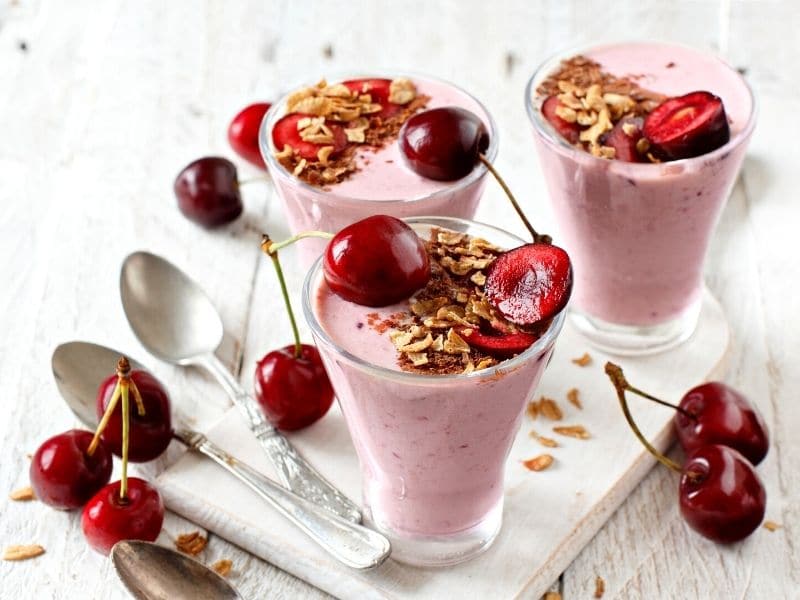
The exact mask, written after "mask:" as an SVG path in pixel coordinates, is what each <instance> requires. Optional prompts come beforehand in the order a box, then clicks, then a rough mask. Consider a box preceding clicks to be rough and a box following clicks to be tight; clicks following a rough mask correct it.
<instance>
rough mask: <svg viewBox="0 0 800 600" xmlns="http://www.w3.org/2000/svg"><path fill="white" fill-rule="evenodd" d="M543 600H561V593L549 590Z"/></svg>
mask: <svg viewBox="0 0 800 600" xmlns="http://www.w3.org/2000/svg"><path fill="white" fill-rule="evenodd" d="M542 600H561V594H559V593H558V592H547V593H546V594H545V595H544V598H543V599H542Z"/></svg>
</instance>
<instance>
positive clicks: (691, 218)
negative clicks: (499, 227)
mask: <svg viewBox="0 0 800 600" xmlns="http://www.w3.org/2000/svg"><path fill="white" fill-rule="evenodd" d="M576 55H583V56H585V57H587V58H589V59H592V60H593V61H596V62H598V63H600V65H601V66H602V68H603V71H605V72H608V73H610V74H613V75H615V76H617V77H625V76H631V77H632V78H633V79H634V80H635V81H636V82H637V84H638V85H640V86H641V87H642V88H646V89H648V90H652V91H654V92H659V93H661V94H664V95H665V96H668V97H672V96H681V95H683V94H687V93H689V92H692V91H696V90H706V91H709V92H711V93H712V94H715V95H717V96H719V97H720V98H721V99H722V101H723V103H724V107H725V112H726V113H727V117H728V122H729V126H730V141H728V142H727V143H726V144H725V145H723V146H721V147H719V148H717V149H716V150H714V151H712V152H709V153H707V154H703V155H701V156H696V157H694V158H686V159H682V160H674V161H669V162H662V163H657V164H656V163H651V162H643V163H634V162H623V161H620V160H608V159H604V158H599V157H595V156H593V155H591V154H590V153H589V152H586V151H585V150H582V149H580V148H578V147H576V146H573V145H571V144H570V143H569V142H567V140H566V139H565V138H564V137H562V136H561V135H559V133H558V132H557V131H556V130H555V129H554V128H553V127H552V126H551V125H550V123H549V122H548V121H547V120H545V118H544V117H543V115H542V110H541V107H542V103H543V101H544V98H543V97H541V96H540V95H537V89H538V88H539V86H540V84H541V83H542V82H543V81H544V80H545V79H546V78H547V77H548V76H549V75H550V74H552V73H553V72H554V71H555V70H556V69H557V68H558V67H559V65H560V64H561V61H562V60H564V59H568V58H570V57H574V56H576ZM525 105H526V108H527V111H528V116H529V117H530V120H531V123H532V124H533V130H534V140H535V145H536V149H537V152H538V155H539V160H540V164H541V166H542V171H543V173H544V176H545V180H546V183H547V187H548V190H549V196H550V201H551V205H552V209H553V211H554V214H555V217H556V222H557V224H558V227H559V229H560V235H559V240H560V241H561V242H562V245H563V247H564V248H565V249H566V250H567V251H568V252H569V254H570V257H571V259H572V261H573V267H574V277H575V280H574V285H575V287H574V290H573V294H572V299H571V311H570V313H571V317H572V319H573V322H574V323H575V325H576V326H577V327H578V329H579V330H580V331H581V332H582V333H583V334H584V335H585V336H586V337H587V338H588V339H589V340H590V341H591V342H592V343H594V344H595V345H596V346H598V347H600V348H602V349H605V350H608V351H611V352H615V353H618V354H645V353H652V352H658V351H661V350H665V349H667V348H670V347H672V346H674V345H677V344H679V343H680V342H682V341H684V340H686V339H687V338H688V337H689V336H690V335H691V334H692V332H693V331H694V329H695V327H696V325H697V321H698V316H699V313H700V307H701V299H702V293H703V262H704V258H705V255H706V250H707V248H708V245H709V241H710V238H711V235H712V233H713V231H714V228H715V226H716V223H717V221H718V219H719V216H720V213H721V212H722V208H723V206H724V204H725V202H726V200H727V198H728V195H729V194H730V191H731V188H732V187H733V184H734V182H735V180H736V177H737V174H738V173H739V169H740V167H741V165H742V161H743V159H744V156H745V149H746V147H747V144H748V142H749V140H750V137H751V134H752V132H753V128H754V126H755V120H756V118H755V116H756V106H755V99H754V97H753V94H752V91H751V89H750V87H749V86H748V85H747V83H746V82H745V81H744V79H743V78H742V77H741V75H740V74H739V73H738V72H737V71H736V70H734V69H733V68H731V67H730V66H729V65H727V64H726V63H724V62H723V61H721V60H720V59H718V58H716V57H714V56H711V55H708V54H705V53H703V52H700V51H697V50H694V49H691V48H688V47H684V46H679V45H672V44H661V43H650V42H631V43H620V44H610V45H602V46H593V47H589V48H584V49H578V50H571V51H569V52H564V53H561V54H559V55H557V56H555V57H553V58H551V59H549V60H548V61H547V62H545V63H544V64H543V65H542V66H540V67H539V68H538V70H537V71H536V72H535V73H534V75H533V77H532V78H531V80H530V81H529V83H528V86H527V88H526V90H525Z"/></svg>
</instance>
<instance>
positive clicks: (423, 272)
mask: <svg viewBox="0 0 800 600" xmlns="http://www.w3.org/2000/svg"><path fill="white" fill-rule="evenodd" d="M322 266H323V270H324V273H325V280H326V281H327V283H328V286H330V288H331V290H333V292H335V293H336V294H338V295H339V296H341V297H342V298H344V299H345V300H348V301H350V302H355V303H356V304H361V305H363V306H388V305H390V304H394V303H395V302H399V301H400V300H403V299H405V298H408V297H409V296H411V295H412V294H413V293H414V292H416V291H417V290H418V289H420V288H421V287H423V286H425V285H426V284H427V283H428V280H429V279H430V275H431V265H430V260H429V259H428V252H427V250H426V249H425V244H423V242H422V240H421V239H420V238H419V236H418V235H417V234H416V233H415V232H414V230H413V229H411V227H409V226H408V225H407V224H406V223H404V222H403V221H401V220H400V219H397V218H395V217H390V216H387V215H375V216H372V217H367V218H366V219H362V220H361V221H357V222H355V223H353V224H352V225H348V226H347V227H345V228H344V229H342V230H341V231H340V232H339V233H337V234H336V235H335V236H334V237H333V239H332V240H331V241H330V242H329V243H328V246H327V248H326V249H325V255H324V259H323V263H322Z"/></svg>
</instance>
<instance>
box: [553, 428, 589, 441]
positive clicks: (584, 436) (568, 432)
mask: <svg viewBox="0 0 800 600" xmlns="http://www.w3.org/2000/svg"><path fill="white" fill-rule="evenodd" d="M553 431H555V432H556V433H557V434H559V435H563V436H566V437H573V438H577V439H579V440H588V439H589V438H590V437H592V436H591V435H589V432H588V431H586V428H585V427H584V426H583V425H564V426H562V427H553Z"/></svg>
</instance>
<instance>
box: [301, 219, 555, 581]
mask: <svg viewBox="0 0 800 600" xmlns="http://www.w3.org/2000/svg"><path fill="white" fill-rule="evenodd" d="M406 222H407V223H409V225H411V226H412V227H413V228H414V229H415V230H416V231H417V232H418V233H419V234H420V235H421V236H422V237H427V235H428V233H429V231H430V228H431V227H441V228H447V229H451V230H455V231H460V232H465V233H468V234H470V235H473V236H478V237H482V238H484V239H487V240H489V241H490V242H492V243H494V244H496V245H498V246H500V247H506V248H512V247H516V246H519V245H521V244H524V243H525V242H524V241H523V240H521V239H520V238H518V237H516V236H514V235H512V234H510V233H506V232H505V231H502V230H500V229H496V228H494V227H491V226H488V225H484V224H481V223H476V222H473V221H467V220H462V219H451V218H441V217H439V218H437V217H418V218H410V219H406ZM321 262H322V261H321V259H320V260H317V262H316V263H315V264H314V266H313V267H312V268H311V270H310V271H309V273H308V276H307V277H306V281H305V285H304V289H303V310H304V313H305V317H306V319H307V321H308V323H309V325H310V326H311V331H312V333H313V335H314V339H315V341H316V344H317V348H318V349H319V352H320V355H321V356H322V360H323V362H324V363H325V367H326V369H327V371H328V374H329V376H330V378H331V382H332V383H333V387H334V389H335V391H336V396H337V398H338V401H339V404H340V406H341V409H342V412H343V413H344V417H345V420H346V422H347V426H348V429H349V431H350V436H351V438H352V439H353V443H354V445H355V449H356V452H357V454H358V459H359V463H360V466H361V474H362V489H363V499H364V505H365V517H366V519H367V520H368V521H370V522H371V524H372V525H373V526H374V527H375V528H376V529H377V530H379V531H381V532H382V533H384V534H385V535H386V536H387V537H389V539H390V540H391V542H392V548H393V551H392V556H393V558H395V559H396V560H399V561H402V562H406V563H409V564H415V565H425V566H435V565H448V564H454V563H457V562H461V561H464V560H467V559H469V558H471V557H473V556H475V555H476V554H478V553H480V552H482V551H483V550H485V549H486V548H488V547H489V545H490V544H491V543H492V541H493V540H494V539H495V537H496V536H497V534H498V532H499V530H500V525H501V522H502V512H503V476H504V470H505V462H506V458H507V457H508V453H509V451H510V449H511V445H512V443H513V441H514V438H515V435H516V433H517V431H518V429H519V426H520V421H521V418H522V414H523V412H524V407H525V405H526V402H527V401H528V400H529V399H531V398H532V397H533V395H534V393H535V390H536V386H537V385H538V383H539V379H540V377H541V375H542V372H543V371H544V369H545V366H546V365H547V362H548V359H549V357H550V355H551V353H552V351H553V345H554V343H555V341H556V337H557V336H558V333H559V332H560V330H561V327H562V325H563V322H564V314H565V311H562V312H561V313H560V314H558V315H557V316H556V317H555V318H554V319H553V321H552V323H551V324H550V326H549V328H548V329H547V330H546V331H545V332H544V334H543V335H542V336H541V337H540V338H539V340H538V341H537V342H536V343H535V344H533V345H532V346H531V347H530V348H528V349H527V350H525V352H523V353H521V354H519V355H518V356H516V357H515V358H512V359H510V360H507V361H504V362H502V363H500V364H498V365H496V366H494V367H491V368H489V369H485V370H481V371H476V372H472V373H470V374H456V375H423V374H417V373H409V372H404V371H400V370H393V369H388V368H386V367H381V366H378V365H375V364H372V363H370V362H369V361H366V360H362V359H361V358H358V357H356V356H354V355H353V354H351V353H350V352H348V351H347V350H345V349H344V348H342V347H341V346H340V345H339V344H337V343H336V341H334V340H333V339H331V337H330V336H329V334H328V332H327V330H326V327H325V324H324V323H320V321H319V320H318V308H317V306H318V300H317V299H318V297H319V295H320V294H325V293H331V292H330V291H329V290H328V288H327V284H326V283H325V279H324V276H323V273H322V265H321ZM369 310H370V309H369V308H367V307H364V311H365V313H368V312H369Z"/></svg>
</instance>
